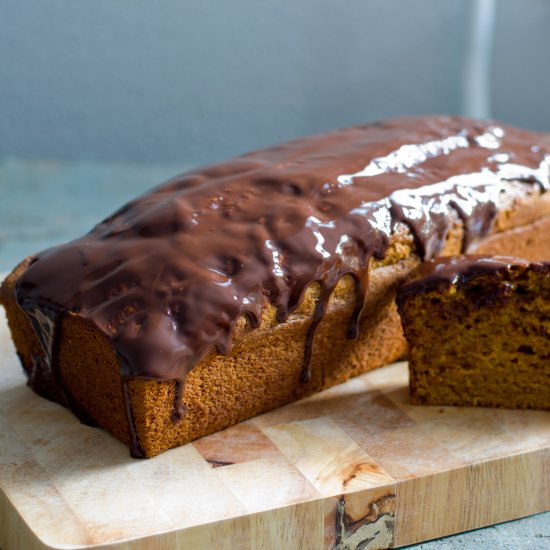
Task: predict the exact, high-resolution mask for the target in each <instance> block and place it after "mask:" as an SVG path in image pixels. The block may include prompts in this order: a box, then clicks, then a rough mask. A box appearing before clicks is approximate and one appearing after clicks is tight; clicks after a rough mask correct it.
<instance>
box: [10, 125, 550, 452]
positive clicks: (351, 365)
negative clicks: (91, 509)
mask: <svg viewBox="0 0 550 550" xmlns="http://www.w3.org/2000/svg"><path fill="white" fill-rule="evenodd" d="M549 173H550V137H549V136H548V135H543V134H536V133H533V132H529V131H523V130H518V129H515V128H510V127H508V126H505V125H502V124H499V123H497V122H494V121H488V122H479V121H474V120H469V119H465V118H460V117H420V118H401V119H394V120H389V121H385V122H379V123H375V124H369V125H364V126H356V127H352V128H347V129H343V130H338V131H335V132H332V133H328V134H324V135H317V136H312V137H307V138H303V139H298V140H295V141H291V142H288V143H285V144H282V145H279V146H276V147H273V148H270V149H266V150H262V151H257V152H253V153H250V154H247V155H244V156H242V157H239V158H236V159H233V160H229V161H226V162H223V163H220V164H217V165H214V166H209V167H206V168H202V169H197V170H193V171H191V172H189V173H186V174H184V175H182V176H179V177H177V178H175V179H173V180H171V181H169V182H167V183H165V184H164V185H161V186H160V187H157V188H156V189H153V190H152V191H151V192H150V193H148V194H145V195H143V196H141V197H139V198H138V199H136V200H134V201H132V202H130V203H129V204H127V205H126V206H124V207H122V208H121V209H120V210H119V211H118V212H115V213H114V214H113V215H112V216H110V217H109V218H107V219H106V220H104V221H103V222H101V223H99V224H98V225H97V226H96V227H94V228H93V229H92V230H91V231H90V233H88V234H87V235H85V236H83V237H81V238H79V239H76V240H74V241H71V242H69V243H67V244H63V245H60V246H56V247H54V248H51V249H49V250H46V251H44V252H40V253H38V254H36V255H34V256H32V257H30V258H27V259H26V260H25V261H23V263H21V264H20V265H19V266H18V267H16V268H15V270H14V271H13V273H12V274H11V275H10V276H8V278H7V279H6V281H5V282H4V283H3V285H2V288H1V291H0V300H1V302H2V303H3V304H4V306H5V308H6V311H7V316H8V321H9V325H10V328H11V331H12V335H13V340H14V342H15V345H16V348H17V351H18V353H19V356H20V358H21V362H22V364H23V367H24V369H25V371H26V373H27V375H28V379H29V384H30V386H31V387H32V388H33V389H34V390H35V391H36V392H38V393H39V394H41V395H43V396H45V397H47V398H49V399H52V400H55V401H58V402H59V403H62V404H63V405H65V406H67V407H69V408H71V409H72V410H73V411H74V412H75V413H76V414H77V415H78V416H79V418H80V419H82V420H83V421H85V422H89V423H92V424H96V425H99V426H102V427H103V428H105V429H106V430H109V431H110V432H112V433H113V434H114V435H115V436H116V437H117V438H119V439H120V440H122V441H124V442H126V443H127V444H129V445H130V448H131V452H132V454H133V456H147V457H149V456H153V455H155V454H158V453H160V452H162V451H163V450H165V449H168V448H170V447H174V446H177V445H181V444H183V443H186V442H188V441H190V440H192V439H194V438H197V437H200V436H203V435H206V434H209V433H212V432H214V431H216V430H220V429H222V428H225V427H227V426H229V425H231V424H234V423H236V422H239V421H240V420H243V419H246V418H250V417H251V416H254V415H257V414H259V413H262V412H265V411H268V410H271V409H273V408H275V407H277V406H280V405H282V404H284V403H288V402H290V401H293V400H296V399H299V398H301V397H303V396H306V395H309V394H311V393H312V392H316V391H319V390H322V389H324V388H327V387H329V386H332V385H334V384H337V383H339V382H342V381H344V380H346V379H348V378H349V377H350V376H355V375H357V374H360V373H363V372H366V371H368V370H370V369H373V368H376V367H380V366H382V365H384V364H387V363H389V362H391V361H394V360H395V359H397V358H399V357H400V356H402V355H403V354H404V352H405V351H406V343H405V340H404V338H403V333H402V329H401V323H400V320H399V316H398V314H397V310H396V307H395V292H396V289H397V287H398V286H399V285H400V284H401V283H402V281H403V280H404V279H405V277H406V276H407V275H408V273H409V272H410V271H411V270H412V269H413V268H414V267H416V266H417V265H418V264H419V263H420V262H421V261H423V260H429V259H431V258H433V257H435V256H438V255H441V254H447V255H450V254H459V253H461V252H467V251H470V252H471V251H474V250H477V251H480V252H483V253H492V254H494V253H507V254H514V255H521V256H523V257H528V258H531V259H537V258H542V257H544V256H549V255H550V243H549V242H548V239H546V238H545V234H548V231H550V193H548V192H547V191H548V189H549V188H550V179H549Z"/></svg>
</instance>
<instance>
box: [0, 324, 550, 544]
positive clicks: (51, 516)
mask: <svg viewBox="0 0 550 550" xmlns="http://www.w3.org/2000/svg"><path fill="white" fill-rule="evenodd" d="M0 316H1V317H2V318H1V319H0V449H1V453H0V547H1V548H2V549H3V550H11V549H15V550H18V549H20V548H25V549H27V548H28V549H30V550H39V549H40V550H42V549H45V548H58V549H60V548H65V549H66V548H89V547H92V546H93V547H94V548H101V549H107V548H112V549H115V548H116V549H117V550H143V549H147V550H150V549H152V550H156V549H159V550H160V549H164V548H193V549H201V548H204V549H209V548H216V549H226V548H227V549H235V548H238V549H241V548H242V549H250V550H253V549H259V548H261V549H271V548H273V549H278V548H285V549H296V550H298V549H302V548H331V549H340V550H344V549H347V550H351V549H356V548H364V549H369V550H373V549H376V548H388V547H395V546H403V545H407V544H411V543H414V542H418V541H422V540H427V539H431V538H435V537H440V536H443V535H447V534H451V533H456V532H459V531H463V530H467V529H472V528H476V527H481V526H484V525H489V524H492V523H496V522H501V521H505V520H509V519H513V518H517V517H521V516H525V515H529V514H534V513H537V512H541V511H544V510H548V509H550V413H548V412H541V411H505V410H490V409H481V408H480V409H470V408H459V407H457V408H447V407H415V406H412V405H411V404H410V403H409V400H408V396H407V369H406V364H404V363H400V364H395V365H391V366H389V367H385V368H383V369H379V370H378V371H374V372H372V373H369V374H366V375H363V376H360V377H358V378H355V379H353V380H350V381H349V382H347V383H346V384H341V385H340V386H337V387H334V388H331V389H329V390H327V391H325V392H323V393H321V394H318V395H315V396H312V397H310V398H308V399H305V400H302V401H299V402H296V403H292V404H290V405H288V406H286V407H282V408H280V409H277V410H275V411H273V412H271V413H268V414H265V415H262V416H259V417H257V418H254V419H252V420H249V421H247V422H244V423H242V424H239V425H237V426H234V427H233V428H230V429H227V430H225V431H223V432H219V433H217V434H213V435H212V436H209V437H206V438H203V439H201V440H198V441H196V442H194V443H193V444H189V445H185V446H183V447H180V448H178V449H173V450H171V451H168V452H166V453H163V454H162V455H160V456H158V457H155V458H153V459H150V460H135V459H132V458H130V457H129V455H128V450H127V448H126V447H124V446H123V445H122V444H121V443H119V442H118V441H117V440H115V439H114V438H113V437H111V436H110V435H109V434H107V433H105V432H103V431H102V430H99V429H96V428H90V427H87V426H83V425H81V424H79V423H78V421H77V420H76V419H75V418H74V417H73V416H72V415H71V413H69V412H68V411H66V410H65V409H63V408H62V407H60V406H58V405H56V404H54V403H50V402H48V401H46V400H44V399H41V398H40V397H37V396H36V395H34V394H33V393H32V392H31V391H30V390H29V389H28V388H27V387H26V385H25V379H24V376H23V374H22V371H21V368H20V366H19V364H18V361H17V358H16V356H15V353H14V350H13V347H12V344H11V341H10V339H9V335H8V331H7V328H6V326H5V320H4V318H3V314H0Z"/></svg>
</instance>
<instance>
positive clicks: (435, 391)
mask: <svg viewBox="0 0 550 550" xmlns="http://www.w3.org/2000/svg"><path fill="white" fill-rule="evenodd" d="M397 306H398V310H399V313H400V315H401V320H402V323H403V329H404V333H405V337H406V339H407V341H408V344H409V349H410V351H409V368H410V391H411V397H412V401H413V403H415V404H426V405H480V406H487V407H505V408H513V409H516V408H517V409H550V262H534V263H529V262H527V261H525V260H521V259H518V258H510V257H506V256H494V257H490V256H454V257H441V258H437V259H435V260H432V261H429V262H426V263H424V264H423V265H421V266H420V268H419V269H418V270H417V271H416V273H415V277H414V278H413V279H412V280H410V281H409V282H407V283H406V284H405V285H403V286H402V287H401V289H400V290H399V292H398V296H397Z"/></svg>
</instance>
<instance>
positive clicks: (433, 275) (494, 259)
mask: <svg viewBox="0 0 550 550" xmlns="http://www.w3.org/2000/svg"><path fill="white" fill-rule="evenodd" d="M529 265H542V263H540V262H537V263H535V264H529V262H528V261H527V260H524V259H522V258H514V257H511V256H479V255H475V254H462V255H460V256H440V257H439V258H434V259H432V260H429V261H427V262H424V263H422V264H420V265H419V266H418V268H416V269H415V270H414V271H413V273H412V274H411V279H410V280H409V281H408V282H407V283H405V284H404V285H402V286H401V288H400V289H399V291H398V296H397V302H398V304H400V303H402V302H403V301H404V300H405V299H406V298H408V297H409V296H413V295H417V294H424V293H426V292H429V291H432V290H436V289H446V288H449V287H451V286H453V285H457V286H462V285H465V284H467V283H468V282H469V281H470V280H471V279H472V278H474V277H477V276H478V275H490V274H493V273H497V272H502V273H505V272H509V271H511V270H513V269H515V268H518V267H519V268H525V267H527V266H529Z"/></svg>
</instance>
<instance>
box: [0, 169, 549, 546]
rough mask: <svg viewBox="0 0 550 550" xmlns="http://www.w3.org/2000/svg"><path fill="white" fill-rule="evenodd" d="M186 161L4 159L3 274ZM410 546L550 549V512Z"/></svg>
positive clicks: (0, 207) (0, 210) (0, 206)
mask: <svg viewBox="0 0 550 550" xmlns="http://www.w3.org/2000/svg"><path fill="white" fill-rule="evenodd" d="M184 169H185V167H184V166H182V165H177V164H162V165H144V166H141V165H134V164H115V163H72V164H71V163H68V164H59V163H54V162H19V161H15V160H11V161H3V162H0V272H1V271H7V270H9V269H11V268H12V267H13V266H14V265H15V264H16V263H18V262H19V261H20V260H22V259H23V258H25V257H26V256H28V255H29V254H32V253H33V252H36V251H38V250H41V249H43V248H47V247H49V246H51V245H54V244H56V243H59V242H62V241H66V240H69V239H72V238H75V237H78V236H80V235H81V234H83V233H84V232H86V231H88V230H89V229H90V228H91V227H92V226H93V225H94V224H95V223H97V222H98V221H100V220H101V219H102V218H103V217H105V216H107V215H108V214H110V213H111V212H112V211H113V210H115V209H116V208H118V207H119V206H122V204H124V203H125V202H126V201H128V200H130V199H132V198H133V197H135V196H136V195H138V194H140V193H142V192H144V191H145V190H147V189H149V188H150V187H153V186H154V185H156V184H158V183H161V182H162V181H164V180H166V179H168V178H170V177H171V176H173V175H175V174H177V173H179V172H182V171H183V170H184ZM408 548H414V549H418V550H420V549H422V550H436V549H437V550H451V549H468V550H470V549H474V548H488V549H505V550H508V549H509V550H550V512H548V513H545V514H538V515H536V516H531V517H529V518H524V519H521V520H517V521H513V522H508V523H503V524H500V525H497V526H493V527H488V528H485V529H478V530H476V531H471V532H469V533H464V534H460V535H456V536H453V537H447V538H445V539H440V540H436V541H432V542H427V543H423V544H419V545H415V546H410V547H408Z"/></svg>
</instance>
